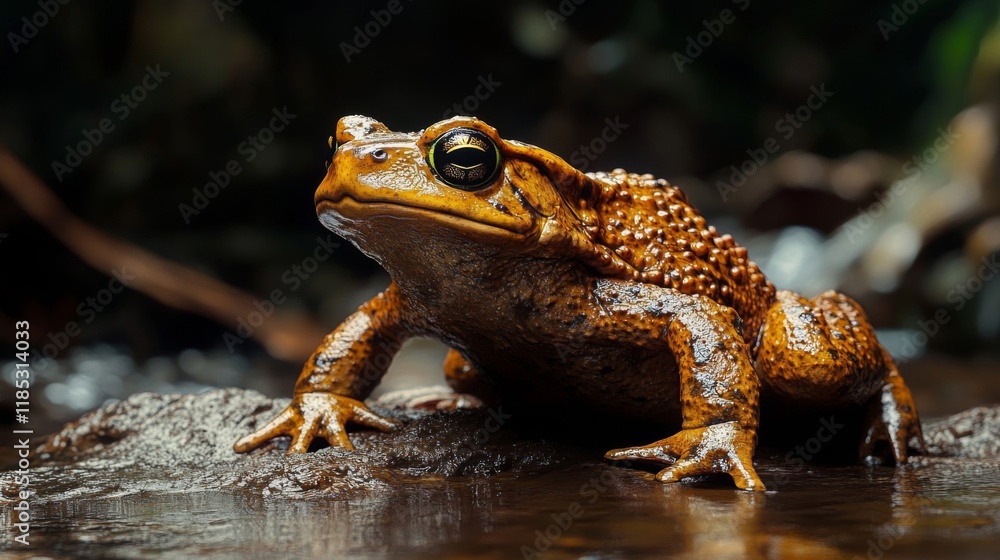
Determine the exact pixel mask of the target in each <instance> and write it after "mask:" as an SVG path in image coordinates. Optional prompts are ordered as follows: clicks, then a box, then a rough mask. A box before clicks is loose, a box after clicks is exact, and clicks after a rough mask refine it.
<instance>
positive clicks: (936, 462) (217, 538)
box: [0, 390, 1000, 559]
mask: <svg viewBox="0 0 1000 560" xmlns="http://www.w3.org/2000/svg"><path fill="white" fill-rule="evenodd" d="M284 402H285V401H283V400H281V399H276V400H273V401H272V400H271V399H268V398H266V397H263V396H261V395H259V394H257V393H254V392H252V391H238V390H226V391H211V392H208V393H203V394H201V395H186V396H173V395H166V396H165V395H153V394H146V395H137V396H135V397H133V398H131V399H129V400H128V401H124V402H123V403H120V404H118V405H113V406H111V407H107V408H105V409H102V410H101V411H98V412H97V413H96V414H95V415H93V416H88V417H86V418H84V419H83V420H82V421H81V422H80V423H78V424H75V425H71V426H69V427H68V428H67V429H66V430H64V431H63V432H62V433H61V434H60V435H59V436H58V437H57V438H55V439H52V440H50V441H49V442H48V443H47V444H46V445H45V446H43V447H42V448H40V450H39V454H38V455H37V456H36V457H35V458H34V459H33V461H32V471H31V472H32V475H33V476H34V484H33V489H34V490H35V491H36V494H35V495H34V496H33V497H32V498H31V501H30V508H31V509H30V511H31V515H32V520H31V532H30V542H31V547H30V548H23V547H21V545H18V544H15V543H14V542H13V540H12V539H13V538H14V536H16V535H17V534H19V533H18V531H17V529H16V528H15V527H14V526H12V521H11V511H12V509H11V508H12V507H13V506H14V504H15V503H16V501H15V502H11V501H10V497H11V491H12V490H13V489H18V487H17V486H14V485H13V484H12V480H11V477H10V475H9V474H8V475H5V476H4V478H3V480H2V482H3V484H2V489H3V491H4V495H5V496H6V497H7V500H6V501H5V503H4V505H3V509H2V510H0V511H2V513H0V529H2V534H3V544H2V547H3V549H4V550H6V551H7V552H8V553H10V554H11V556H10V557H12V558H29V557H31V556H33V555H38V554H45V555H47V556H49V557H52V558H78V557H103V558H148V557H219V558H227V557H232V558H247V557H249V558H254V557H289V558H293V557H323V558H327V557H329V558H466V557H472V556H475V557H480V558H525V557H528V558H535V557H542V558H580V557H586V558H662V557H675V558H743V557H751V558H752V557H760V558H858V557H860V558H872V559H877V558H992V557H996V549H997V543H998V541H1000V460H998V459H997V458H996V455H995V454H993V455H991V453H994V452H995V450H996V449H997V448H996V443H997V441H998V439H1000V438H998V436H1000V422H998V419H1000V408H997V407H993V408H979V409H974V410H970V411H967V412H966V413H963V414H961V415H957V416H956V417H953V418H950V419H948V420H945V421H943V422H941V423H934V424H932V425H928V426H927V428H926V432H927V437H928V444H929V446H930V448H931V450H932V451H933V452H934V453H936V454H937V455H935V456H926V457H921V458H918V459H917V460H916V461H914V462H913V463H911V464H909V465H907V466H905V467H902V468H890V467H879V468H868V467H864V466H829V465H814V464H810V463H804V462H802V461H800V460H798V457H797V456H796V455H794V454H792V453H789V452H787V451H780V452H779V451H775V450H770V451H769V450H762V451H760V452H758V454H757V459H756V461H755V462H756V464H757V467H758V471H759V473H760V474H761V477H762V478H763V479H764V481H765V483H767V484H768V488H769V491H768V492H767V493H765V494H762V495H755V494H753V493H749V492H737V491H734V490H733V489H732V488H731V483H730V482H729V481H727V480H726V479H724V478H720V479H711V480H696V481H689V482H685V483H683V484H679V485H663V484H661V483H658V482H656V481H654V480H652V476H653V473H652V472H648V471H645V470H637V469H630V468H622V467H618V466H612V465H609V464H607V463H605V462H602V461H599V460H597V457H599V456H600V455H599V453H595V452H593V451H591V450H580V449H573V448H568V447H563V446H561V445H558V444H553V443H549V442H544V441H531V440H530V439H526V438H524V437H523V436H519V435H518V434H516V433H513V432H511V431H509V430H508V429H507V428H506V427H502V426H498V425H497V416H498V415H499V416H500V417H502V414H503V412H502V411H496V410H493V411H491V410H473V411H457V412H453V413H434V414H430V413H426V412H419V411H398V410H397V411H392V410H385V409H383V410H380V412H382V413H384V414H388V415H395V416H396V417H397V418H405V419H407V425H406V427H405V428H404V429H402V430H401V431H399V432H396V433H393V434H380V433H375V432H356V433H354V434H352V440H353V441H354V443H355V445H356V446H357V450H356V451H355V452H353V453H352V452H346V451H343V450H335V449H330V448H325V449H319V450H317V451H315V452H314V453H311V454H308V455H300V456H296V457H291V458H288V457H285V456H284V455H283V454H282V449H283V447H284V446H285V445H287V442H285V441H279V442H276V443H275V444H273V445H271V446H270V447H268V448H265V449H263V450H261V451H259V452H256V453H254V454H251V455H249V456H243V455H236V454H234V453H232V452H231V445H232V442H233V441H234V440H235V438H236V437H238V435H240V434H241V433H242V432H245V431H246V430H247V429H248V428H251V427H252V426H253V425H255V424H256V423H258V422H263V421H266V420H267V419H268V418H269V417H270V416H272V415H273V414H274V413H275V412H276V410H274V407H275V406H281V405H283V404H284ZM491 419H492V420H491ZM494 428H496V429H494ZM803 445H805V446H806V448H808V447H809V445H810V444H809V442H804V444H803ZM943 454H958V455H961V456H958V457H955V456H943Z"/></svg>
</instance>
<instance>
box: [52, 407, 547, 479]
mask: <svg viewBox="0 0 1000 560" xmlns="http://www.w3.org/2000/svg"><path fill="white" fill-rule="evenodd" d="M287 404H288V399H270V398H267V397H265V396H263V395H261V394H260V393H257V392H254V391H244V390H240V389H219V390H213V391H208V392H205V393H201V394H198V395H161V394H154V393H141V394H138V395H134V396H132V397H130V398H128V399H126V400H124V401H120V402H118V403H115V404H111V405H109V406H106V407H104V408H101V409H99V410H96V411H94V412H92V413H90V414H87V415H85V416H83V417H82V418H81V419H80V420H78V421H76V422H72V423H70V424H67V425H66V426H65V427H64V428H63V429H62V430H60V431H59V432H58V433H56V434H54V435H53V436H51V437H50V438H49V439H48V441H46V442H45V443H44V444H43V445H41V446H40V447H38V448H37V449H36V451H35V459H34V461H35V462H36V463H40V464H42V465H44V466H46V467H51V468H52V469H53V470H52V471H51V474H52V477H51V478H50V480H49V481H48V482H47V485H49V487H48V489H47V492H46V494H47V495H48V496H49V497H50V498H51V499H58V498H59V495H60V494H59V491H62V492H63V493H64V495H65V496H66V497H70V496H79V495H81V491H82V492H84V493H86V494H93V495H101V494H106V493H108V492H118V493H120V492H132V491H136V492H137V491H148V490H151V489H156V490H159V491H175V490H196V489H202V490H204V489H220V488H232V487H239V488H242V489H245V490H248V491H251V492H257V493H259V494H260V495H263V496H270V495H274V494H280V495H287V496H295V497H311V496H316V495H328V494H338V495H343V494H345V493H349V494H350V495H357V494H359V493H360V494H371V493H377V492H379V491H380V490H385V489H386V487H387V485H393V484H396V483H398V482H399V481H400V480H401V479H406V478H412V477H416V476H429V475H437V476H445V477H452V476H467V475H473V474H475V475H490V474H496V473H500V472H505V471H515V472H517V471H521V470H525V469H533V468H539V467H546V466H551V465H554V464H557V463H559V462H560V461H561V460H563V458H564V452H563V451H562V450H559V449H557V448H556V447H555V446H553V445H550V444H546V443H541V442H530V441H522V440H520V439H519V438H518V437H517V436H516V435H515V434H513V433H511V432H509V431H507V430H503V429H499V430H494V431H490V429H493V427H494V426H495V425H496V422H494V421H492V414H495V413H497V411H494V410H491V409H474V410H456V411H452V412H439V413H431V412H428V411H422V410H413V409H409V410H400V409H392V408H381V407H379V406H378V405H377V404H373V405H372V409H373V410H374V411H375V412H377V413H379V414H382V415H385V416H387V417H393V418H397V419H401V420H405V421H406V422H405V425H404V427H403V428H402V429H400V430H397V431H395V432H392V433H381V432H376V431H371V430H363V431H354V432H353V433H351V436H350V437H351V440H352V442H353V443H354V446H355V450H354V451H347V450H344V449H340V448H331V447H325V448H322V449H318V450H316V451H315V452H312V453H307V454H298V455H292V456H285V455H284V452H285V450H286V449H287V448H288V440H287V438H279V439H275V440H273V441H272V442H271V443H269V444H267V445H266V446H264V447H262V448H261V449H259V450H257V451H254V452H252V453H249V454H245V455H243V454H238V453H236V452H234V451H233V443H234V442H235V441H236V440H237V439H239V438H240V437H242V436H244V435H246V434H248V433H250V432H252V431H253V430H254V429H256V427H258V426H260V425H262V424H264V423H265V422H267V421H269V420H270V419H271V418H273V417H274V416H275V415H276V414H277V413H278V412H280V411H281V410H282V409H283V408H284V407H285V405H287ZM501 412H502V411H501ZM115 471H117V472H119V473H128V474H127V476H118V475H116V476H108V474H109V473H111V472H115ZM82 479H87V483H86V484H80V483H81V481H82ZM81 486H82V487H84V488H86V490H82V489H81Z"/></svg>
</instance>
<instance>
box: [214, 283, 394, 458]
mask: <svg viewBox="0 0 1000 560" xmlns="http://www.w3.org/2000/svg"><path fill="white" fill-rule="evenodd" d="M410 335H411V333H410V331H409V329H407V327H406V324H405V321H404V320H403V306H402V302H401V298H400V295H399V290H398V288H397V287H396V284H395V283H393V284H390V285H389V288H388V289H387V290H386V291H384V292H382V293H381V294H379V295H377V296H375V297H374V298H372V299H371V300H369V301H368V302H366V303H365V304H364V305H362V306H361V307H360V308H358V310H357V311H355V312H354V314H352V315H351V316H350V317H348V318H347V319H346V320H345V321H344V322H343V323H341V324H340V326H338V327H337V328H336V329H335V330H334V331H333V332H331V333H330V334H328V335H327V336H326V338H325V339H323V343H322V344H321V345H320V346H319V348H317V349H316V351H315V352H314V353H313V355H312V356H311V357H310V358H309V361H308V362H306V364H305V366H304V367H303V368H302V374H301V375H300V376H299V380H298V382H297V383H296V384H295V394H294V396H293V397H292V402H291V403H290V404H289V405H288V407H287V408H285V410H283V411H282V412H281V413H280V414H279V415H278V416H277V417H275V418H274V419H273V420H271V421H270V422H268V423H267V424H266V425H264V426H263V427H262V428H260V429H259V430H257V431H256V432H254V433H252V434H250V435H248V436H245V437H243V438H242V439H240V440H239V441H237V442H236V444H235V445H234V449H235V450H236V451H237V452H240V453H243V452H246V451H250V450H251V449H254V448H256V447H259V446H261V445H263V444H264V443H265V442H266V441H268V440H270V439H272V438H275V437H278V436H291V438H292V442H291V445H290V446H289V448H288V453H305V452H306V451H307V450H308V449H309V444H310V443H311V442H312V440H313V439H314V438H316V437H322V438H325V439H326V440H327V441H328V442H329V443H330V445H333V446H337V447H344V448H347V449H352V448H353V446H352V445H351V440H350V439H348V437H347V431H346V429H345V424H346V423H347V422H354V423H356V424H361V425H364V426H368V427H371V428H376V429H379V430H383V431H386V430H391V429H393V428H394V427H395V426H396V422H395V421H393V420H388V419H385V418H382V417H380V416H378V415H376V414H375V413H374V412H372V411H370V410H368V408H367V407H366V406H365V405H364V403H363V402H361V401H363V400H364V399H365V397H367V396H368V395H369V394H371V392H372V391H373V390H374V389H375V387H376V386H377V385H378V383H379V381H380V380H381V379H382V376H383V375H384V374H385V371H386V369H387V368H388V367H389V363H390V362H391V361H392V358H393V356H394V355H395V354H396V352H397V351H398V350H399V347H400V345H402V343H403V341H404V340H405V339H406V338H407V337H409V336H410Z"/></svg>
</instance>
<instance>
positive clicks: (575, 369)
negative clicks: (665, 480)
mask: <svg viewBox="0 0 1000 560" xmlns="http://www.w3.org/2000/svg"><path fill="white" fill-rule="evenodd" d="M505 350H506V351H505ZM512 350H513V348H509V349H502V348H491V349H489V350H485V351H482V350H480V351H476V350H474V349H470V350H469V351H468V353H467V354H466V355H467V356H468V357H469V358H470V360H471V361H472V363H473V364H474V365H475V366H476V368H477V369H478V370H479V371H481V372H483V373H484V374H485V375H486V377H488V378H490V379H491V380H492V381H493V382H494V383H495V384H496V385H497V387H498V388H499V390H500V393H501V395H502V396H503V402H504V403H505V405H509V406H511V407H517V408H519V409H522V410H524V411H526V412H530V413H531V414H532V415H536V416H543V417H547V419H548V420H550V421H555V422H557V423H568V424H580V425H583V424H586V423H588V421H591V420H594V421H600V422H602V423H605V424H606V423H608V422H613V423H615V424H617V425H620V426H621V427H622V428H627V427H628V426H629V425H630V424H631V423H633V422H636V423H643V424H645V425H647V426H649V425H652V426H663V427H675V428H676V427H679V426H680V418H681V415H680V410H681V403H680V389H679V380H678V379H679V378H678V375H677V363H676V361H675V360H674V358H673V356H672V355H671V354H670V353H669V352H655V353H654V352H649V351H644V350H639V349H635V348H621V347H614V346H600V347H598V346H590V345H588V346H583V345H573V344H566V345H544V344H542V345H539V344H534V345H522V346H521V348H520V350H521V351H517V352H513V351H512Z"/></svg>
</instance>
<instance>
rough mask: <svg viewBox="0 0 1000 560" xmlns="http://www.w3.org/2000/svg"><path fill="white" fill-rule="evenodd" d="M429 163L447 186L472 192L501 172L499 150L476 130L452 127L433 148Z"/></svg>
mask: <svg viewBox="0 0 1000 560" xmlns="http://www.w3.org/2000/svg"><path fill="white" fill-rule="evenodd" d="M427 163H428V164H429V165H430V166H431V171H433V172H434V175H435V176H437V178H438V179H440V180H441V182H443V183H444V184H446V185H448V186H450V187H455V188H457V189H462V190H465V191H473V190H476V189H479V188H481V187H484V186H486V185H488V184H490V183H492V182H493V180H494V179H496V177H497V174H498V173H499V172H500V148H499V147H498V146H497V145H496V143H494V142H493V139H492V138H490V137H489V136H487V135H486V134H484V133H483V132H480V131H478V130H476V129H474V128H453V129H451V130H449V131H448V132H445V133H444V134H442V135H441V136H439V137H438V138H437V140H435V141H434V144H432V145H431V149H430V152H429V153H428V154H427Z"/></svg>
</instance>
